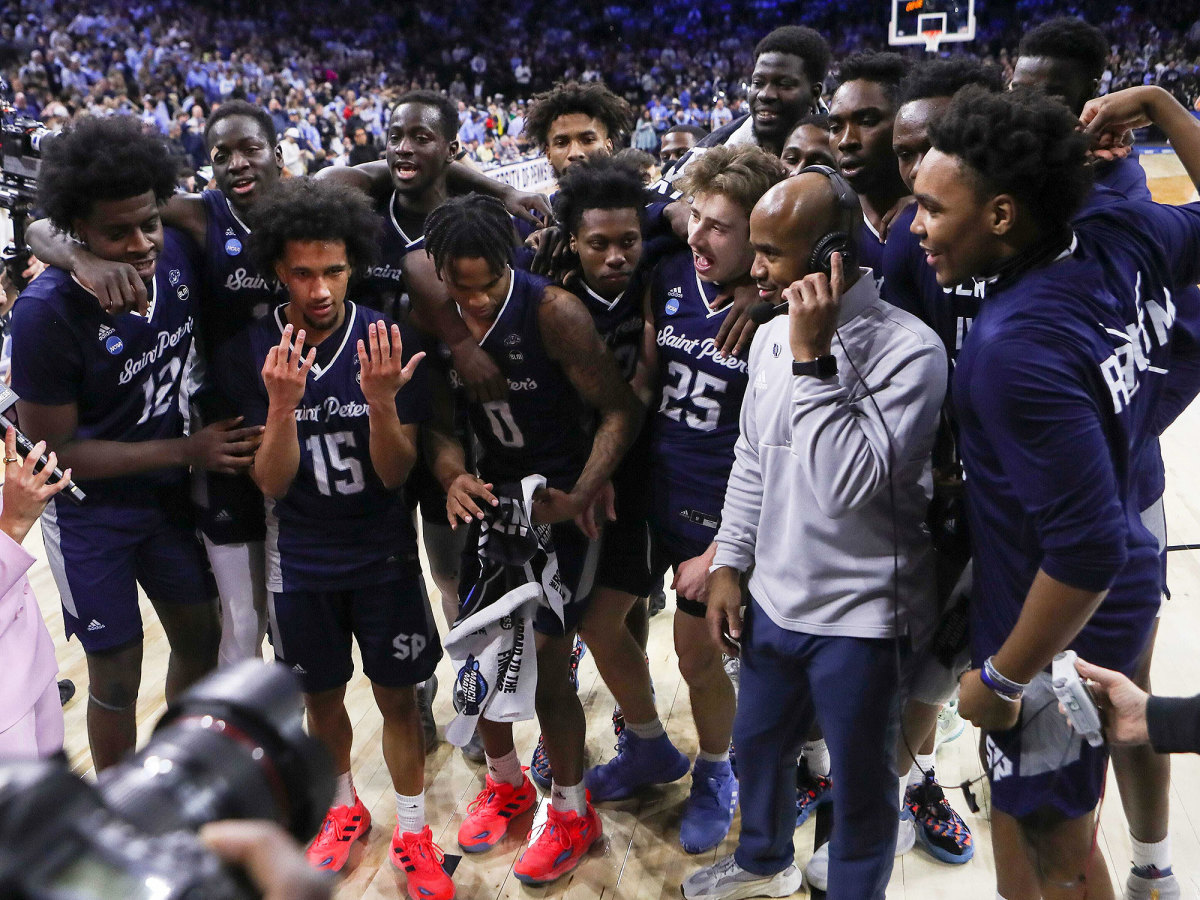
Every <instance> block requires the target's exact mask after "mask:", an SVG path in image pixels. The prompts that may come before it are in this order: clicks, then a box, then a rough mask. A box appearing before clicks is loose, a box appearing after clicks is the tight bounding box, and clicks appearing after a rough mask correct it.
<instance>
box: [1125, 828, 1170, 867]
mask: <svg viewBox="0 0 1200 900" xmlns="http://www.w3.org/2000/svg"><path fill="white" fill-rule="evenodd" d="M1129 843H1130V845H1131V846H1132V847H1133V867H1134V868H1135V869H1138V868H1143V869H1144V868H1146V867H1148V866H1154V868H1156V869H1160V870H1161V869H1166V868H1169V867H1170V865H1171V838H1170V836H1169V835H1168V836H1167V837H1165V838H1163V839H1162V840H1161V841H1155V842H1154V843H1153V844H1146V843H1143V842H1142V841H1139V840H1136V839H1135V838H1134V837H1133V836H1132V835H1130V837H1129Z"/></svg>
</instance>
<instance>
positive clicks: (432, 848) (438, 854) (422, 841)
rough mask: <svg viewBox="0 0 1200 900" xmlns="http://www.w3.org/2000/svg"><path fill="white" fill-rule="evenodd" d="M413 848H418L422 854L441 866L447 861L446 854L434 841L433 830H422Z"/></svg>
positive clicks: (417, 850)
mask: <svg viewBox="0 0 1200 900" xmlns="http://www.w3.org/2000/svg"><path fill="white" fill-rule="evenodd" d="M413 849H414V850H416V852H417V853H419V854H420V855H421V856H423V857H425V858H426V859H429V860H432V861H433V862H434V863H436V864H437V865H439V866H440V865H442V863H443V862H445V861H446V854H444V853H443V852H442V851H441V849H440V848H439V847H438V845H437V844H435V843H434V842H433V832H431V831H430V830H429V829H425V830H423V831H422V832H421V834H420V836H418V838H417V842H416V846H415V847H414V848H413Z"/></svg>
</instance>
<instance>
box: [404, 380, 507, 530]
mask: <svg viewBox="0 0 1200 900" xmlns="http://www.w3.org/2000/svg"><path fill="white" fill-rule="evenodd" d="M430 398H431V400H432V405H433V418H432V419H431V420H430V421H429V422H427V423H426V424H425V427H424V428H422V429H421V441H422V448H423V450H424V452H425V461H426V463H427V464H428V465H429V470H430V471H431V472H432V473H433V477H434V478H436V479H437V481H438V484H440V485H441V486H442V489H443V490H444V491H445V492H446V519H447V521H448V522H449V523H450V527H451V528H452V529H457V528H458V526H459V525H460V524H462V523H464V522H470V521H471V519H472V518H477V519H482V518H483V510H482V509H480V506H481V505H482V504H484V503H486V504H489V505H491V506H495V505H496V503H497V502H498V501H497V500H496V497H495V495H494V494H492V485H490V484H488V483H486V482H484V480H483V479H482V478H479V477H478V476H476V475H475V473H473V472H471V471H469V470H468V469H467V455H466V453H465V452H464V451H463V448H462V444H460V443H459V442H458V438H457V437H455V429H454V394H453V392H452V391H451V390H450V385H449V384H448V383H447V381H446V380H445V379H444V378H431V379H430Z"/></svg>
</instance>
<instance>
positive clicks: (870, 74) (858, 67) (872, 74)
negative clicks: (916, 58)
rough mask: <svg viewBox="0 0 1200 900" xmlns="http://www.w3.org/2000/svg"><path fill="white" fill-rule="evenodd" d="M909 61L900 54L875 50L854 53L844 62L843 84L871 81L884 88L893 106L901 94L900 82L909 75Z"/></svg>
mask: <svg viewBox="0 0 1200 900" xmlns="http://www.w3.org/2000/svg"><path fill="white" fill-rule="evenodd" d="M908 69H909V64H908V60H907V59H905V58H904V57H903V56H901V55H900V54H899V53H880V52H876V51H874V50H868V51H864V52H862V53H852V54H850V55H849V56H847V57H846V58H845V59H844V60H842V65H841V68H840V75H839V77H840V78H841V83H842V84H845V83H846V82H848V81H871V82H874V83H875V84H878V85H880V86H882V87H883V90H884V93H885V94H887V97H888V100H890V101H891V102H892V103H893V104H895V103H896V98H897V97H898V96H899V94H900V82H902V81H903V80H904V76H905V75H907V74H908Z"/></svg>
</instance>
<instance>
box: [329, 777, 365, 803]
mask: <svg viewBox="0 0 1200 900" xmlns="http://www.w3.org/2000/svg"><path fill="white" fill-rule="evenodd" d="M357 796H358V795H357V794H356V793H354V782H353V781H352V780H351V779H350V773H349V772H343V773H342V774H341V775H339V776H338V777H337V778H336V779H335V780H334V782H333V802H332V803H330V804H329V805H330V806H353V805H354V800H355V798H356V797H357Z"/></svg>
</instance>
